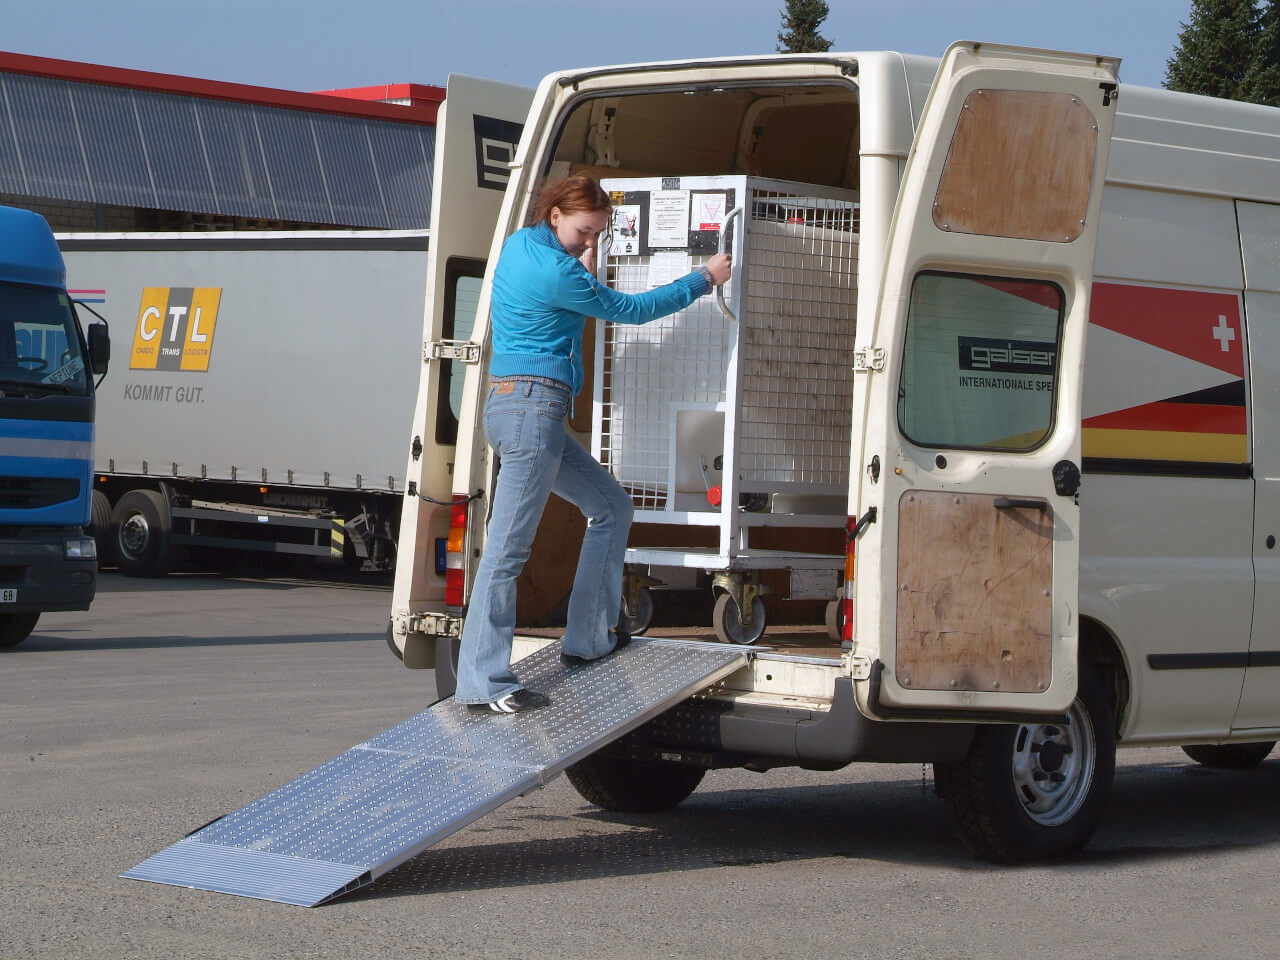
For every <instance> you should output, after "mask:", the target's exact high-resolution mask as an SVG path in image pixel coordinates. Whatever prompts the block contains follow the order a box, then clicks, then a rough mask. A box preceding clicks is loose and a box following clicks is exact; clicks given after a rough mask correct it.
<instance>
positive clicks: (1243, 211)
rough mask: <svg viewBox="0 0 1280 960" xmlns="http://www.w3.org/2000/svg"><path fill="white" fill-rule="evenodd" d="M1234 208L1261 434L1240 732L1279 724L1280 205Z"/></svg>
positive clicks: (1256, 427)
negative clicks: (1249, 628)
mask: <svg viewBox="0 0 1280 960" xmlns="http://www.w3.org/2000/svg"><path fill="white" fill-rule="evenodd" d="M1236 208H1237V214H1238V219H1239V223H1240V248H1241V252H1242V254H1243V258H1244V272H1245V293H1244V303H1245V311H1246V312H1247V314H1248V317H1249V352H1250V359H1251V363H1250V365H1251V367H1252V370H1253V378H1252V381H1251V384H1250V386H1251V391H1250V394H1251V396H1250V403H1251V405H1252V412H1253V434H1254V436H1255V437H1256V438H1257V442H1256V443H1255V445H1254V460H1253V469H1254V485H1255V494H1254V496H1255V500H1254V517H1255V526H1254V535H1253V544H1252V554H1253V569H1254V575H1255V577H1256V578H1257V588H1256V590H1255V592H1254V607H1253V633H1252V636H1251V638H1250V644H1249V666H1248V668H1247V669H1246V671H1245V680H1244V693H1243V694H1242V695H1241V697H1240V709H1239V712H1238V713H1237V714H1236V719H1235V722H1234V723H1233V724H1232V726H1233V727H1234V728H1236V729H1237V730H1240V729H1250V728H1254V729H1256V728H1260V727H1277V726H1280V256H1278V255H1280V205H1277V204H1270V203H1244V202H1240V203H1237V204H1236ZM1268 537H1270V538H1272V539H1271V540H1270V546H1268V539H1267V538H1268ZM1268 739H1270V738H1268Z"/></svg>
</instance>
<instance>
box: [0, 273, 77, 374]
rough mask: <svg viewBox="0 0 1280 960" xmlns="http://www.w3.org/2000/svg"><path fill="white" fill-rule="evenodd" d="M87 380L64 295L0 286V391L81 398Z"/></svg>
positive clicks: (41, 288)
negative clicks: (72, 395) (23, 391)
mask: <svg viewBox="0 0 1280 960" xmlns="http://www.w3.org/2000/svg"><path fill="white" fill-rule="evenodd" d="M88 382H89V381H88V374H87V373H86V371H85V362H84V355H83V354H82V353H81V350H80V335H79V333H78V332H77V327H76V318H75V314H74V313H73V312H72V309H71V301H70V299H69V298H68V297H67V294H66V293H65V292H63V291H60V290H54V289H52V288H49V287H32V286H26V285H24V284H17V283H0V390H2V391H4V392H6V393H13V392H16V391H19V390H25V391H27V392H32V393H35V392H48V393H66V394H74V395H77V396H83V395H85V394H86V393H88V389H89V388H88Z"/></svg>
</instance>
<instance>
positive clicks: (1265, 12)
mask: <svg viewBox="0 0 1280 960" xmlns="http://www.w3.org/2000/svg"><path fill="white" fill-rule="evenodd" d="M1241 93H1242V96H1241V97H1240V99H1241V100H1248V101H1249V102H1250V103H1265V104H1267V105H1268V106H1271V107H1280V0H1266V4H1265V6H1264V7H1263V8H1262V15H1261V17H1260V18H1259V30H1258V40H1257V42H1256V43H1255V44H1254V55H1253V59H1252V60H1251V62H1250V64H1249V69H1248V70H1246V71H1245V77H1244V84H1243V88H1242V90H1241Z"/></svg>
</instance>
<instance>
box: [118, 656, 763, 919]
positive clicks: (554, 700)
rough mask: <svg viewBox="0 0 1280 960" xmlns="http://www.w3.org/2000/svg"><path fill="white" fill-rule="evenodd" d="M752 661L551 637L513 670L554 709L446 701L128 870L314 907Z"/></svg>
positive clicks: (149, 877)
mask: <svg viewBox="0 0 1280 960" xmlns="http://www.w3.org/2000/svg"><path fill="white" fill-rule="evenodd" d="M747 657H748V653H747V651H746V650H744V649H743V648H742V647H733V646H728V645H725V644H713V643H684V642H680V641H669V640H650V641H643V640H637V641H635V642H633V643H632V644H631V646H629V647H627V648H626V649H624V650H621V651H619V652H618V653H615V654H612V655H610V656H608V657H605V658H603V659H602V660H599V661H596V662H594V663H589V664H586V665H585V666H578V667H566V666H564V665H563V664H562V663H561V662H560V645H559V644H558V643H556V644H552V645H550V646H548V647H544V648H543V649H542V650H539V651H538V652H537V653H535V654H533V655H531V656H529V657H526V658H525V659H523V660H521V661H520V662H519V663H517V664H516V665H515V667H514V669H515V672H516V676H518V677H519V678H520V682H521V683H522V684H524V685H525V686H527V687H529V688H531V689H533V690H538V691H541V692H544V693H546V694H547V695H548V696H549V697H551V705H550V706H548V707H544V708H542V709H541V710H535V711H533V712H531V713H526V714H495V713H477V712H474V711H471V710H468V709H467V708H466V707H465V706H463V705H462V704H459V703H457V702H456V701H454V700H453V699H452V698H450V699H448V700H444V701H441V702H440V703H438V704H436V705H435V706H433V707H432V708H431V709H429V710H427V711H426V712H425V713H421V714H419V715H418V716H416V717H413V718H412V719H409V720H405V721H404V722H403V723H400V724H397V725H396V726H394V727H392V728H391V729H390V730H387V731H386V732H385V733H381V734H379V735H378V736H376V737H374V738H373V739H372V740H368V741H366V742H364V743H362V744H360V745H358V746H356V747H353V748H351V749H350V750H348V751H346V752H345V753H341V754H339V755H338V756H336V757H334V758H333V759H332V760H330V761H328V762H327V763H324V764H321V765H320V766H318V767H316V768H315V769H314V770H312V771H311V772H310V773H305V774H303V775H302V776H300V777H298V778H297V779H296V780H293V781H291V782H289V783H286V784H284V785H283V786H281V787H280V788H279V789H277V790H274V791H272V792H271V793H269V794H267V795H266V796H265V797H262V798H261V799H259V800H255V801H254V802H253V803H251V804H249V805H248V806H247V807H244V808H242V809H240V810H237V811H236V812H235V813H230V814H228V815H226V816H225V817H222V818H221V819H219V820H215V821H214V822H213V823H211V824H209V825H208V826H206V827H203V828H201V829H200V830H197V831H196V832H194V833H192V834H191V835H190V836H188V837H187V838H186V839H184V840H181V841H179V842H178V843H175V844H174V845H173V846H171V847H168V848H167V849H165V850H162V851H160V852H159V853H157V854H156V855H155V856H153V857H151V858H150V859H149V860H145V861H143V862H142V863H140V864H138V865H137V866H136V867H134V868H133V869H132V870H130V871H128V872H127V873H125V874H123V876H125V877H128V878H131V879H134V880H149V881H153V882H155V883H168V884H174V885H176V886H183V887H192V888H196V889H201V890H215V891H218V892H221V893H234V894H238V895H240V896H244V897H256V898H259V899H262V900H275V901H278V902H280V903H296V904H299V905H302V906H316V905H318V904H321V903H323V902H325V901H326V900H330V899H332V898H334V897H337V896H340V895H342V894H344V893H348V892H350V891H352V890H355V889H357V888H359V887H362V886H365V885H366V884H369V883H372V882H373V881H374V880H375V879H376V878H377V877H379V876H381V875H382V874H384V873H386V872H387V871H388V870H391V869H392V868H393V867H395V866H397V865H399V864H401V863H403V862H404V861H405V860H408V859H409V858H410V857H412V856H414V855H415V854H417V853H420V852H421V851H423V850H425V849H426V848H427V847H430V846H431V845H432V844H434V843H437V842H439V841H440V840H443V839H444V838H445V837H447V836H449V835H450V834H452V833H454V832H455V831H457V830H460V829H461V828H462V827H464V826H466V825H467V824H469V823H471V822H472V821H474V820H476V819H478V818H479V817H482V816H484V814H486V813H488V812H489V811H491V810H494V809H496V808H497V807H500V806H501V805H502V804H504V803H506V802H507V801H508V800H513V799H514V798H516V797H518V796H519V795H521V794H522V793H526V792H528V791H529V790H531V789H533V788H534V787H538V786H541V785H542V784H544V783H546V782H547V781H548V780H550V779H551V778H553V777H554V776H555V775H556V774H558V773H559V772H560V771H562V770H564V768H565V767H568V766H570V765H571V764H573V763H576V762H577V761H579V760H581V759H582V758H583V757H586V756H588V755H589V754H591V753H594V752H595V751H596V750H598V749H599V748H600V747H602V746H604V745H606V744H608V743H610V742H612V741H613V740H616V739H618V738H619V737H621V736H623V735H624V734H626V733H627V732H629V731H630V730H633V729H635V728H636V727H638V726H639V725H640V724H642V723H644V722H645V721H646V720H648V719H650V718H652V717H654V716H656V715H657V714H659V713H661V712H662V711H663V710H666V709H667V708H668V707H671V706H674V705H675V704H677V703H680V702H681V701H683V700H686V699H688V698H689V697H690V696H692V695H693V694H695V693H697V692H698V691H699V690H702V689H703V688H705V687H707V686H708V685H710V684H712V683H714V682H716V681H717V680H719V679H721V678H722V677H725V676H727V675H728V674H730V673H732V672H733V671H734V670H736V669H738V668H739V667H741V666H743V665H744V664H745V663H746V662H747Z"/></svg>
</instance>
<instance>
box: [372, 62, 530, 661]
mask: <svg viewBox="0 0 1280 960" xmlns="http://www.w3.org/2000/svg"><path fill="white" fill-rule="evenodd" d="M532 99H533V91H532V90H527V89H525V88H523V87H514V86H510V85H508V84H504V83H496V82H494V81H491V80H480V79H477V78H475V77H466V76H459V75H453V76H450V77H449V83H448V87H447V90H446V94H445V102H444V106H443V107H442V108H441V110H440V114H439V118H438V120H437V122H436V150H435V159H434V170H433V174H432V185H431V236H430V241H429V242H430V246H429V252H428V257H427V298H426V310H425V315H424V317H423V325H422V331H423V332H422V341H423V342H422V368H421V375H420V377H419V381H418V399H417V403H416V404H415V406H414V413H413V428H412V432H411V433H410V434H409V439H408V441H407V443H406V452H407V454H408V457H409V460H408V464H409V465H408V469H407V471H406V477H405V480H406V486H407V490H408V491H409V492H408V493H407V494H406V496H405V500H404V509H403V511H402V513H401V519H400V540H399V544H398V562H397V564H396V579H395V591H394V594H393V597H392V608H391V609H392V617H391V620H392V633H391V639H392V641H393V642H394V645H395V648H396V650H397V651H399V652H400V653H401V654H402V655H403V657H404V661H405V665H406V666H409V667H431V666H433V665H434V663H435V637H436V636H437V635H438V633H439V631H445V630H447V627H446V626H444V621H443V620H437V615H439V614H441V613H443V611H444V609H445V559H444V556H445V550H444V546H445V542H446V540H447V538H448V535H449V518H450V507H449V502H450V500H451V497H452V493H453V465H454V448H455V444H456V440H457V433H458V415H459V413H460V409H461V395H462V383H463V379H464V377H463V371H464V370H465V369H466V367H467V365H468V364H474V363H478V362H479V360H480V348H479V347H478V346H477V345H475V343H474V341H473V340H472V336H471V334H472V324H473V323H474V321H475V313H476V308H477V305H478V303H479V294H480V287H481V283H482V281H483V277H484V272H485V258H486V257H487V256H488V255H489V248H490V245H491V244H492V242H493V236H494V230H495V227H496V225H497V222H498V214H499V211H500V209H501V207H502V201H503V197H504V195H505V192H506V188H507V182H508V180H509V177H510V168H509V164H511V163H512V162H513V161H514V160H515V155H516V148H517V144H518V143H519V140H520V135H521V132H522V129H523V124H524V120H525V115H526V114H527V113H528V110H529V103H530V101H531V100H532ZM388 415H392V416H394V415H395V411H388Z"/></svg>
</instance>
